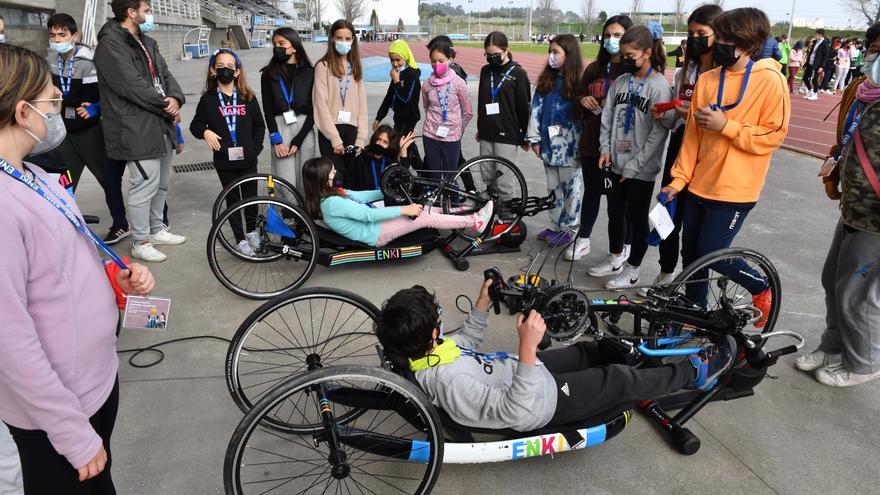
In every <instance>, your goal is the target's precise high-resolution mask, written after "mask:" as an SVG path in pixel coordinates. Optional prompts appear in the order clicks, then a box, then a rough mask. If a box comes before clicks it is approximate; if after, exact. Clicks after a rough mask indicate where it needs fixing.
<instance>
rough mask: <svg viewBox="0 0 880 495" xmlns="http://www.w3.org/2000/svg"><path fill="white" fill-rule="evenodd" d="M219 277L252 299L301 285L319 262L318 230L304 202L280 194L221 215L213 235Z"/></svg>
mask: <svg viewBox="0 0 880 495" xmlns="http://www.w3.org/2000/svg"><path fill="white" fill-rule="evenodd" d="M207 255H208V264H209V265H210V266H211V271H212V272H213V273H214V276H216V277H217V280H219V281H220V283H222V284H223V286H224V287H226V288H227V289H229V290H231V291H232V292H234V293H236V294H238V295H241V296H244V297H247V298H250V299H271V298H273V297H275V296H277V295H279V294H283V293H285V292H287V291H289V290H293V289H296V288H297V287H299V286H301V285H302V284H303V283H305V281H306V280H307V279H308V278H309V276H310V275H311V274H312V271H313V270H314V269H315V265H316V264H317V262H318V233H317V229H316V228H315V225H314V223H313V222H312V220H311V218H309V216H308V214H307V213H306V212H305V211H304V210H303V209H302V208H300V207H298V206H296V205H293V204H291V203H288V202H287V201H284V200H282V199H277V198H266V197H263V198H260V197H258V198H251V199H245V200H242V201H239V202H238V203H236V204H235V205H233V206H232V207H231V208H229V209H227V210H225V211H224V212H223V213H221V214H220V216H219V218H217V221H216V222H214V225H213V226H212V227H211V231H210V232H209V234H208V240H207Z"/></svg>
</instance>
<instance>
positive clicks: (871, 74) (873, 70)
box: [862, 53, 880, 87]
mask: <svg viewBox="0 0 880 495" xmlns="http://www.w3.org/2000/svg"><path fill="white" fill-rule="evenodd" d="M862 73H863V74H865V75H866V76H867V77H868V82H869V83H871V85H872V86H874V87H880V64H878V63H877V54H876V53H871V54H868V55H865V59H864V61H863V63H862Z"/></svg>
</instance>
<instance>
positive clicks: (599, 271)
mask: <svg viewBox="0 0 880 495" xmlns="http://www.w3.org/2000/svg"><path fill="white" fill-rule="evenodd" d="M627 258H629V256H628V253H627V252H626V251H624V252H623V253H621V254H619V255H615V254H609V255H608V260H607V261H606V262H605V263H602V264H601V265H596V266H594V267H592V268H590V269H589V270H587V273H588V274H589V275H590V276H591V277H604V276H606V275H613V274H615V273H620V270H621V269H622V268H623V264H624V263H626V260H627Z"/></svg>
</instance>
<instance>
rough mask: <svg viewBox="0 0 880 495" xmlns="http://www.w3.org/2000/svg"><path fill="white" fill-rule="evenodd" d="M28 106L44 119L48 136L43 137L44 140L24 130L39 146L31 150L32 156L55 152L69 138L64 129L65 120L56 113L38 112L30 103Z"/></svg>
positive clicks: (36, 145)
mask: <svg viewBox="0 0 880 495" xmlns="http://www.w3.org/2000/svg"><path fill="white" fill-rule="evenodd" d="M26 103H27V102H26ZM27 106H29V107H31V108H32V109H33V110H34V111H35V112H37V114H38V115H39V116H40V117H43V121H44V123H45V125H46V135H45V136H43V139H40V138H38V137H37V135H36V134H34V133H33V132H31V131H30V130H28V129H22V130H23V131H24V132H26V133H28V135H29V136H30V137H32V138H34V141H36V142H37V144H35V145H34V147H33V148H32V149H31V152H30V154H31V155H39V154H41V153H46V152H48V151H52V150H54V149H55V148H57V147H58V145H59V144H61V142H62V141H64V138H65V137H67V128H65V127H64V120H63V119H62V118H61V115H60V114H57V113H54V112H53V113H49V114H45V113H43V112H41V111H39V110H37V107H35V106H33V105H31V104H30V103H27Z"/></svg>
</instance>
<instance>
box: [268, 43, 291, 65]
mask: <svg viewBox="0 0 880 495" xmlns="http://www.w3.org/2000/svg"><path fill="white" fill-rule="evenodd" d="M289 58H290V55H288V54H287V48H284V47H283V46H276V47H275V48H272V59H273V60H275V61H276V62H281V63H284V62H287V59H289Z"/></svg>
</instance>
